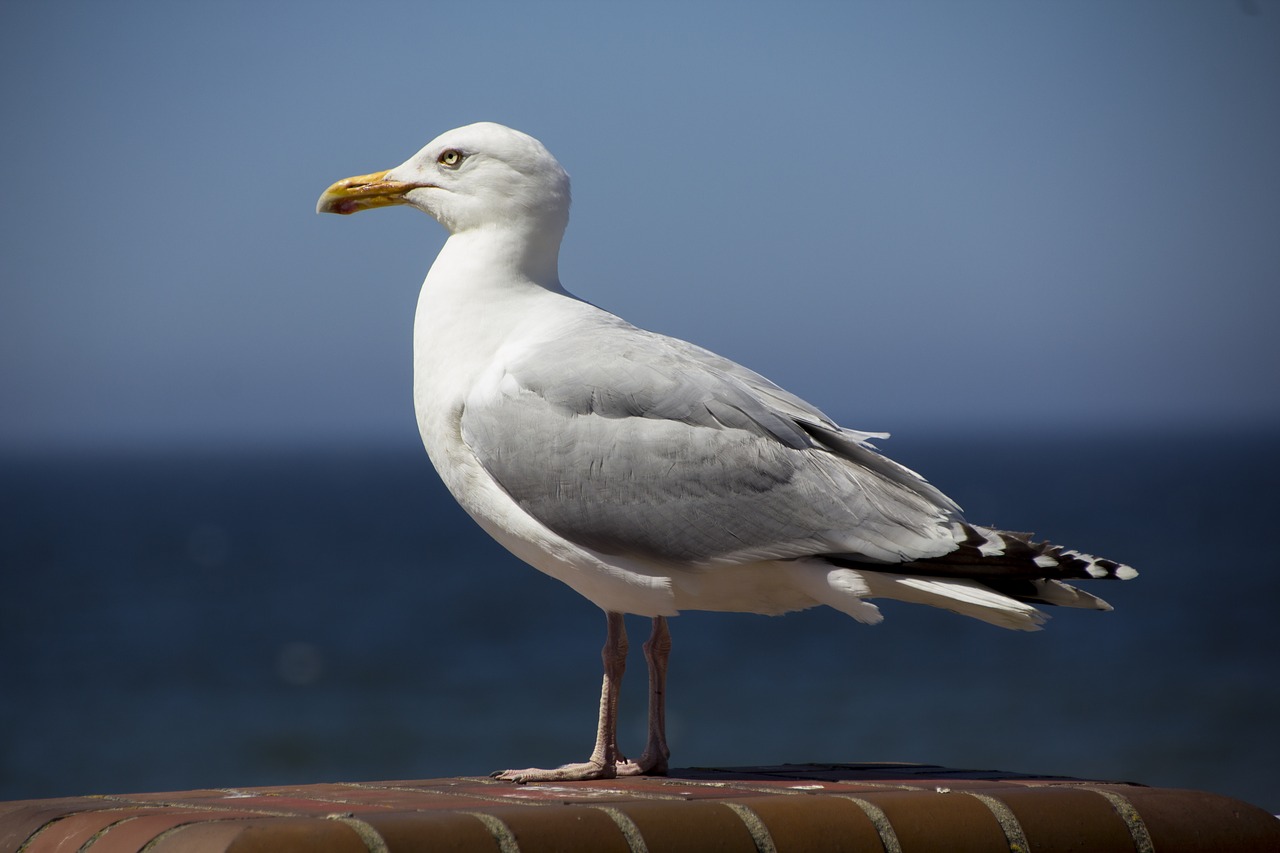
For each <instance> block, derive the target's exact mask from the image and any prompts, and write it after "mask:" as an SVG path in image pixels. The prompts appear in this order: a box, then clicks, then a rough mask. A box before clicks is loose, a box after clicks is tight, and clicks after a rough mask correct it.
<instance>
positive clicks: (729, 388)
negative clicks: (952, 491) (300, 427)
mask: <svg viewBox="0 0 1280 853" xmlns="http://www.w3.org/2000/svg"><path fill="white" fill-rule="evenodd" d="M869 435H870V434H868V433H859V432H855V431H851V430H842V429H841V428H840V427H838V426H837V425H836V424H835V423H834V422H832V421H831V420H830V419H829V418H827V417H826V416H825V415H823V414H822V413H821V412H819V411H818V410H817V409H815V408H813V407H812V406H810V405H808V404H807V403H805V402H803V401H802V400H800V399H799V398H797V397H795V396H794V395H791V394H788V393H787V392H786V391H783V390H782V389H781V388H778V387H777V386H776V385H773V384H772V383H770V382H769V381H768V380H766V379H764V378H763V377H761V376H759V375H758V374H755V373H752V372H751V371H749V370H747V369H746V368H743V367H741V366H740V365H737V364H735V363H733V362H730V361H728V360H727V359H723V358H720V357H719V356H716V355H714V354H712V353H709V352H707V351H706V350H703V349H700V348H698V347H695V346H693V345H691V344H687V343H685V342H683V341H679V340H676V339H673V338H667V337H664V336H661V335H657V334H653V333H651V332H645V331H643V330H640V329H636V328H635V327H633V326H630V325H628V324H625V323H624V322H622V321H621V320H616V318H613V317H612V316H611V315H604V317H591V318H590V320H589V321H586V320H584V321H583V322H581V323H579V324H578V326H576V327H572V328H570V329H568V330H565V334H563V335H562V336H561V337H560V338H558V339H557V340H555V341H552V342H549V343H546V344H543V345H541V346H539V347H538V348H537V349H536V351H531V352H528V353H527V354H526V355H525V356H524V357H522V358H519V359H517V360H515V361H513V362H512V363H510V364H508V365H506V373H505V375H504V376H503V377H502V379H501V381H499V382H497V383H496V385H495V386H491V387H489V388H487V389H486V390H485V392H484V393H477V394H473V395H472V397H471V398H470V399H468V400H467V402H466V405H465V408H464V411H463V416H462V437H463V440H464V441H465V442H466V443H467V445H468V446H469V447H470V448H471V450H472V451H473V452H474V453H475V455H476V457H477V458H478V459H479V461H480V463H481V464H482V465H483V466H484V468H485V469H486V470H487V471H488V472H489V474H490V475H491V476H492V477H493V478H494V479H495V481H496V482H497V483H498V484H499V485H500V486H501V487H502V488H503V489H504V490H505V491H506V492H507V493H508V494H509V495H510V496H511V497H512V499H513V500H515V502H516V503H517V504H518V505H519V506H520V507H522V508H523V509H524V510H525V511H526V512H528V513H529V514H530V515H532V516H533V517H534V518H536V519H538V520H539V521H540V522H541V523H542V524H544V525H546V526H547V527H548V528H550V529H551V530H553V531H555V532H556V533H558V534H559V535H561V536H563V537H564V538H566V539H569V540H570V541H573V542H576V543H578V544H581V545H584V546H586V547H588V548H591V549H594V550H596V551H600V552H602V553H606V554H626V555H630V556H635V557H642V558H648V559H653V560H657V561H661V562H678V563H693V564H712V563H736V562H747V561H751V560H760V559H787V558H794V557H800V556H805V555H810V554H823V555H845V556H848V557H851V558H854V559H866V560H871V561H875V562H886V563H896V562H902V561H909V560H916V559H925V558H929V557H934V556H938V555H940V554H943V553H947V552H949V551H951V550H954V548H955V547H956V541H955V533H954V529H953V524H952V522H953V521H954V520H955V518H956V514H955V513H956V509H957V508H956V507H955V505H954V504H952V503H951V502H950V501H949V500H948V499H947V498H946V497H945V496H943V495H942V494H941V493H940V492H938V491H937V490H936V489H934V488H933V487H932V486H930V485H928V484H927V483H925V482H924V481H923V480H922V479H921V478H920V477H919V476H918V475H916V474H914V473H913V472H911V471H909V470H907V469H905V468H902V467H901V466H899V465H897V464H895V463H893V462H891V461H889V460H888V459H885V458H884V457H882V456H880V455H879V454H877V453H876V452H875V451H874V450H872V449H871V448H870V447H869V446H868V445H866V443H865V440H866V438H867V437H868V436H869Z"/></svg>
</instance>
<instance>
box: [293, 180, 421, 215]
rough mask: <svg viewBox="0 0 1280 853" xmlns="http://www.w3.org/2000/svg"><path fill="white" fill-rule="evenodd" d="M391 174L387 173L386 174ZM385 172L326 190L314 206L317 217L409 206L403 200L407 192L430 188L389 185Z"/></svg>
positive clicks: (406, 184)
mask: <svg viewBox="0 0 1280 853" xmlns="http://www.w3.org/2000/svg"><path fill="white" fill-rule="evenodd" d="M387 171H390V170H387ZM386 178H387V172H386V171H383V172H374V173H373V174H371V175H356V176H355V177H354V178H343V179H342V180H340V181H338V182H337V183H336V184H334V185H333V186H331V187H329V189H327V190H325V191H324V193H323V194H322V195H321V196H320V200H319V201H318V202H316V213H341V214H344V215H345V214H348V213H356V212H357V211H361V210H368V209H370V208H373V207H390V206H391V205H393V204H408V200H407V199H406V198H405V197H404V196H405V193H407V192H409V190H416V189H419V188H421V187H427V186H431V185H430V184H411V183H406V182H405V181H388V180H387V179H386Z"/></svg>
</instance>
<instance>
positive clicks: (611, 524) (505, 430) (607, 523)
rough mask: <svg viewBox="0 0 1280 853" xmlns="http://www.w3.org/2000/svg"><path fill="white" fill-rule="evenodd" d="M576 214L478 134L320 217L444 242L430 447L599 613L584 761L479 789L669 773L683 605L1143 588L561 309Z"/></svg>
mask: <svg viewBox="0 0 1280 853" xmlns="http://www.w3.org/2000/svg"><path fill="white" fill-rule="evenodd" d="M569 203H570V193H569V175H568V174H567V173H566V172H565V170H564V169H563V168H562V167H561V166H560V164H559V163H558V162H557V161H556V159H555V158H554V157H553V156H552V155H551V153H550V152H549V151H548V150H547V149H546V148H545V147H544V146H543V144H542V143H541V142H539V141H538V140H536V139H534V138H533V137H531V136H528V135H526V134H524V133H521V132H519V131H517V130H513V129H511V128H509V127H504V126H503V125H500V124H494V123H490V122H481V123H477V124H471V125H467V126H465V127H460V128H457V129H455V130H451V131H448V132H447V133H444V134H442V135H441V136H439V137H437V138H436V139H434V140H432V141H431V142H430V143H428V144H427V146H426V147H425V148H423V149H422V150H420V151H419V152H418V153H416V154H414V155H413V156H412V157H410V158H409V159H408V160H406V161H405V162H404V163H402V164H401V165H399V166H396V167H395V168H393V169H389V170H387V171H383V172H376V173H373V174H368V175H359V176H356V177H352V178H346V179H344V180H341V181H338V182H337V183H334V184H333V185H332V186H330V187H329V188H328V189H327V190H325V192H324V194H323V195H321V197H320V200H319V202H318V203H317V206H316V209H317V211H318V212H321V213H338V214H350V213H356V212H358V211H362V210H369V209H373V208H378V207H388V206H392V205H408V206H410V207H416V208H418V209H419V210H422V211H424V212H426V213H428V214H430V215H431V216H432V217H434V218H435V219H436V221H438V222H439V223H440V224H441V225H443V226H444V227H445V229H447V231H448V233H449V237H448V239H447V240H446V242H445V244H444V246H443V248H441V250H440V254H439V256H438V257H437V258H436V260H435V263H434V264H432V266H431V269H430V271H429V272H428V273H427V276H426V280H425V281H424V282H423V285H422V292H421V295H420V296H419V299H418V305H417V312H416V316H415V319H414V355H413V364H414V380H413V400H414V408H415V411H416V414H417V420H418V427H419V430H420V432H421V434H422V441H423V443H424V444H425V446H426V450H427V454H428V455H429V456H430V458H431V462H432V464H433V465H434V466H435V468H436V470H437V471H438V472H439V475H440V477H441V479H442V480H443V481H444V483H445V485H446V486H447V487H448V489H449V491H450V492H451V493H452V494H453V496H454V498H455V499H456V500H457V501H458V503H459V504H461V505H462V507H463V509H465V510H466V511H467V513H468V514H469V515H470V516H471V517H472V518H473V519H475V521H476V522H477V523H478V524H479V525H480V526H481V527H482V528H484V530H485V531H486V532H487V533H489V535H491V536H492V537H493V538H494V539H496V540H497V541H498V542H499V543H501V544H502V545H503V546H505V547H506V548H507V549H508V550H509V551H511V553H513V554H514V555H515V556H516V557H518V558H520V559H521V560H523V561H525V562H526V563H528V564H530V565H531V566H533V567H534V568H536V569H538V570H539V571H542V572H544V573H546V574H548V575H550V576H551V577H553V578H556V579H558V580H560V581H562V582H564V583H566V584H568V585H569V586H570V587H572V588H573V589H574V590H576V591H577V592H578V593H580V594H581V595H583V596H585V597H586V598H587V599H589V600H590V601H591V602H593V603H594V604H595V605H596V606H598V607H600V608H601V609H602V610H603V611H604V613H605V619H606V640H605V645H604V649H603V652H602V659H603V662H604V682H603V686H602V689H601V696H600V712H599V718H598V724H597V727H596V740H595V747H594V749H593V750H592V753H591V755H590V757H589V758H588V759H587V760H586V761H584V762H577V763H571V764H566V765H564V766H561V767H555V768H550V769H539V768H528V769H523V770H505V771H501V772H498V773H495V774H493V775H494V776H495V777H496V778H498V779H503V780H508V781H513V782H543V781H571V780H586V779H609V778H615V777H618V776H634V775H661V774H664V773H665V772H666V770H667V767H668V760H669V757H670V750H669V748H668V745H667V739H666V731H665V722H664V721H665V694H666V673H667V661H668V656H669V654H670V650H671V635H670V631H669V628H668V625H667V620H668V619H669V618H670V617H672V616H675V615H677V614H678V613H680V612H681V611H682V610H712V611H732V612H745V613H765V614H780V613H785V612H788V611H795V610H803V609H806V608H810V607H816V606H818V605H826V606H828V607H833V608H835V609H836V610H839V611H841V612H843V613H846V614H848V615H849V616H852V617H853V618H854V619H856V620H857V621H859V622H862V623H866V624H874V623H877V622H879V621H881V619H882V618H883V617H882V615H881V613H880V610H879V609H878V608H877V607H876V606H875V604H873V603H871V601H869V599H876V598H887V599H896V600H899V601H906V602H913V603H917V604H926V605H931V606H933V607H939V608H942V609H944V610H949V611H952V612H955V613H959V614H962V615H964V616H970V617H973V618H976V619H980V620H982V621H984V622H988V623H991V624H994V625H998V626H1000V627H1003V628H1009V629H1014V630H1022V631H1031V630H1037V629H1038V628H1040V626H1041V625H1042V623H1043V622H1044V621H1045V619H1046V618H1047V617H1046V615H1045V614H1044V613H1043V612H1042V611H1040V610H1039V609H1037V608H1036V607H1035V606H1034V605H1035V604H1047V605H1059V606H1065V607H1078V608H1088V609H1094V610H1110V609H1111V607H1110V606H1109V605H1108V604H1107V603H1106V602H1104V601H1102V600H1101V599H1099V598H1097V597H1095V596H1093V595H1091V594H1089V593H1087V592H1084V591H1082V590H1080V589H1077V588H1076V587H1074V586H1072V585H1070V584H1068V583H1066V581H1071V580H1077V579H1081V580H1086V579H1101V578H1118V579H1129V578H1132V577H1135V576H1136V575H1137V572H1135V571H1134V570H1133V569H1132V568H1130V567H1129V566H1126V565H1124V564H1121V563H1117V562H1115V561H1112V560H1106V559H1101V558H1098V557H1093V556H1090V555H1088V554H1085V553H1081V552H1079V551H1072V550H1067V549H1065V548H1062V547H1060V546H1057V545H1053V544H1050V543H1048V542H1035V541H1033V540H1032V539H1031V537H1030V535H1028V534H1023V533H1013V532H1010V531H1006V530H998V529H993V528H988V527H980V526H978V525H975V524H970V523H968V522H967V521H965V520H964V518H963V516H962V515H961V512H960V508H959V506H958V505H957V504H956V503H955V502H954V501H952V500H951V499H950V498H948V497H947V496H946V495H944V494H943V493H942V492H940V491H939V490H938V489H936V488H935V487H934V486H932V485H931V484H929V483H928V482H927V481H926V480H925V479H924V478H923V477H921V476H920V475H919V474H917V473H915V472H914V471H912V470H910V469H908V468H905V467H903V466H902V465H899V464H898V463H896V462H893V461H892V460H890V459H889V458H887V457H885V456H883V455H881V454H880V453H879V452H878V451H877V450H876V448H875V447H874V446H873V444H872V443H871V442H872V439H883V438H888V434H887V433H873V432H862V431H859V430H854V429H848V428H845V427H842V426H840V425H839V424H837V423H836V422H835V421H833V420H832V419H831V418H829V417H827V416H826V415H825V414H823V413H822V412H821V411H819V410H818V409H817V408H815V407H814V406H812V405H810V404H809V403H807V402H805V401H804V400H802V399H800V398H799V397H797V396H795V395H794V394H791V393H789V392H787V391H785V390H784V389H782V388H780V387H779V386H777V385H775V384H774V383H772V382H770V381H769V380H768V379H765V378H764V377H763V376H761V375H760V374H758V373H755V372H753V371H751V370H749V369H747V368H746V367H743V366H742V365H739V364H737V363H735V362H733V361H730V360H729V359H727V358H723V357H721V356H719V355H716V354H715V353H713V352H710V351H708V350H705V349H703V348H701V347H698V346H695V345H694V344H691V343H687V342H686V341H683V340H679V339H677V338H672V337H668V336H665V335H661V334H657V333H655V332H651V331H646V330H644V329H641V328H637V327H636V326H633V325H631V324H630V323H627V322H626V321H625V320H622V319H621V318H619V317H617V316H615V315H613V314H610V313H609V312H607V311H605V310H603V309H601V308H598V307H596V306H595V305H592V304H590V303H588V302H585V301H583V300H581V299H579V298H577V297H575V296H573V295H572V294H571V293H569V292H568V291H567V290H565V288H564V287H563V286H562V285H561V283H560V276H559V271H558V258H559V253H560V243H561V240H562V238H563V236H564V232H565V228H566V226H567V225H568V222H569ZM628 613H630V614H636V615H639V616H644V617H649V618H651V619H652V631H651V633H650V635H649V638H648V640H647V641H646V642H645V643H644V654H645V659H646V661H647V663H648V671H649V701H648V714H649V722H648V738H647V743H646V745H645V749H644V752H643V753H641V755H640V757H639V758H638V759H635V760H627V759H626V758H625V757H624V756H623V755H622V753H620V752H619V749H618V743H617V713H618V696H619V689H620V687H621V683H622V676H623V672H624V670H625V668H626V657H627V636H626V630H625V627H624V620H623V616H624V614H628Z"/></svg>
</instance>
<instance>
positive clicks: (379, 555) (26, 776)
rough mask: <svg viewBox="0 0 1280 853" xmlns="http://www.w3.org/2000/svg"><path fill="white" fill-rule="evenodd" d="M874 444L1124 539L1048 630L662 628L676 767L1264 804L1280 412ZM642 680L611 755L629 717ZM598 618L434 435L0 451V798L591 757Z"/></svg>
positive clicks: (629, 693)
mask: <svg viewBox="0 0 1280 853" xmlns="http://www.w3.org/2000/svg"><path fill="white" fill-rule="evenodd" d="M887 449H891V450H892V451H893V453H894V455H895V456H896V457H897V458H899V459H900V460H901V461H903V462H905V463H906V464H908V465H911V466H912V467H914V468H916V469H917V470H920V471H922V472H924V473H926V474H927V475H928V476H929V477H930V479H931V480H933V481H934V482H935V483H937V484H938V485H940V486H941V487H942V488H943V489H944V490H946V491H947V492H949V493H950V494H952V495H953V496H954V497H955V498H956V499H957V500H959V501H960V502H961V503H962V504H964V505H965V507H966V509H967V510H968V516H969V518H970V519H971V520H973V521H976V522H980V523H988V522H990V523H999V524H1001V525H1003V526H1005V527H1007V528H1010V529H1014V530H1034V531H1036V532H1037V533H1038V534H1039V535H1042V536H1046V537H1050V538H1052V539H1054V540H1055V541H1060V542H1063V543H1065V544H1068V545H1070V546H1073V547H1078V548H1081V549H1084V550H1088V551H1091V552H1093V553H1099V554H1104V555H1107V556H1110V557H1114V558H1116V559H1120V560H1124V561H1126V562H1130V563H1132V564H1133V565H1134V566H1135V567H1137V568H1138V569H1139V570H1140V571H1141V572H1142V576H1141V577H1140V578H1139V579H1137V580H1136V581H1132V582H1130V583H1125V584H1121V583H1111V584H1092V585H1089V587H1088V588H1089V589H1090V590H1091V591H1093V592H1097V593H1099V594H1101V595H1103V597H1105V598H1107V599H1108V600H1110V601H1111V602H1112V603H1113V604H1114V605H1116V612H1114V613H1093V612H1088V611H1061V610H1059V611H1055V612H1054V616H1055V619H1054V620H1053V621H1052V622H1051V623H1050V624H1049V626H1048V629H1047V630H1045V631H1043V632H1040V633H1037V634H1019V633H1012V632H1007V631H1002V630H1000V629H997V628H993V627H990V626H987V625H984V624H981V623H978V622H973V621H970V620H965V619H962V618H960V617H957V616H953V615H951V614H947V613H943V612H941V611H936V610H930V609H925V608H918V607H911V606H908V605H895V604H894V603H892V602H889V603H884V604H883V609H884V610H885V612H886V614H887V616H888V619H887V621H886V622H885V623H884V624H882V625H880V626H877V627H873V628H868V627H864V626H861V625H858V624H856V623H855V622H853V621H852V620H851V619H849V618H847V617H845V616H842V615H840V614H838V613H834V612H831V611H826V610H812V611H808V612H806V613H801V614H792V615H789V616H784V617H778V618H768V617H758V616H746V615H722V614H702V613H690V614H686V615H684V616H682V617H680V618H679V619H677V620H675V621H674V622H673V633H674V640H675V649H674V652H673V657H672V668H671V684H670V690H669V696H670V700H669V701H670V706H669V712H668V713H669V732H670V735H671V740H672V744H673V748H674V756H673V763H674V765H675V766H685V765H695V764H703V765H706V764H715V765H735V764H736V765H746V764H762V763H774V762H785V761H793V762H803V761H864V760H865V761H919V762H933V763H938V764H947V765H959V766H966V767H979V768H999V769H1005V770H1020V771H1028V772H1038V773H1051V774H1067V775H1081V776H1091V777H1105V778H1113V779H1120V780H1128V781H1138V782H1145V783H1150V784H1159V785H1169V786H1181V787H1194V788H1201V789H1206V790H1211V791H1218V792H1222V793H1226V794H1231V795H1234V796H1239V797H1242V798H1244V799H1247V800H1250V801H1252V802H1255V803H1257V804H1259V805H1262V806H1264V807H1266V808H1268V809H1271V810H1272V811H1280V779H1277V777H1276V775H1275V768H1276V767H1277V766H1280V735H1278V733H1277V732H1278V729H1280V620H1278V619H1277V616H1276V608H1277V604H1278V602H1280V556H1278V554H1280V551H1278V550H1277V546H1276V538H1277V535H1276V534H1277V531H1278V530H1280V501H1277V498H1276V488H1277V482H1280V434H1277V433H1256V432H1255V433H1252V434H1222V435H1205V434H1201V435H1184V436H1160V437H1156V438H1144V437H1138V436H1136V435H1133V436H1112V437H1098V436H1094V437H1086V438H1080V437H1077V438H1070V439H1067V438H1053V437H1039V438H1037V437H1027V436H1023V437H1014V438H999V437H995V438H992V437H984V438H982V439H981V440H959V439H952V440H942V439H933V440H928V439H919V438H917V439H914V440H912V439H910V438H895V439H894V440H893V441H892V442H889V443H888V445H887ZM629 625H630V628H631V631H632V639H633V649H634V651H635V654H634V656H633V659H632V672H631V674H630V679H629V681H628V688H627V689H626V690H624V696H623V705H624V708H623V738H624V741H623V748H624V750H628V749H630V750H638V749H639V747H640V745H641V743H642V739H643V731H644V720H643V707H644V695H643V694H644V673H643V660H642V658H641V657H640V655H639V648H638V647H639V641H640V640H642V639H643V637H644V635H645V631H646V628H647V626H646V625H645V623H644V622H643V620H638V619H637V620H635V621H631V622H629ZM603 631H604V619H603V617H602V616H601V615H600V613H599V611H597V610H595V608H593V607H592V605H590V604H588V603H587V602H586V601H584V600H582V599H580V598H578V597H577V596H576V595H575V594H573V593H572V592H571V591H569V590H568V589H567V588H564V587H561V586H560V585H559V584H557V583H555V582H554V581H552V580H550V579H548V578H545V577H543V576H542V575H540V574H538V573H537V572H535V571H533V570H532V569H528V568H526V567H525V566H523V565H522V564H520V563H518V562H517V561H515V560H514V558H512V557H509V556H508V555H507V554H506V553H505V552H504V551H502V550H501V549H500V548H498V547H497V546H496V545H494V544H492V543H491V542H490V541H489V540H488V539H487V537H485V536H484V535H483V534H482V533H481V532H480V531H479V530H478V529H477V528H476V527H475V526H474V525H473V524H472V523H471V521H470V520H469V519H467V518H466V517H465V516H464V515H463V514H462V512H461V511H460V510H459V509H457V507H456V506H455V505H454V504H453V502H452V501H451V500H450V499H449V497H448V496H447V494H445V493H444V491H443V488H442V487H441V486H440V485H439V482H438V481H437V479H436V478H435V475H434V472H432V471H431V469H430V465H429V463H428V462H427V460H426V458H425V455H424V454H423V453H422V452H421V451H420V450H418V449H417V448H416V447H405V448H404V449H403V450H398V451H385V450H384V451H379V450H373V449H370V450H367V451H356V450H351V449H347V450H345V451H340V452H339V451H334V452H325V451H313V452H307V453H302V452H296V453H288V452H274V453H273V452H265V451H263V452H240V453H233V452H229V451H228V452H225V453H221V454H216V453H210V454H207V455H177V454H162V453H155V454H134V455H119V454H117V455H85V454H81V455H75V456H63V457H55V456H45V457H40V458H25V459H17V458H9V459H6V460H3V461H0V799H18V798H28V797H45V796H55V795H71V794H83V793H111V792H128V791H142V790H167V789H186V788H197V787H206V786H235V785H265V784H278V783H304V782H312V781H335V780H347V781H351V780H375V779H401V778H415V777H419V778H420V777H430V776H440V775H452V774H479V773H487V772H489V771H491V770H495V769H499V768H504V767H508V766H528V765H548V764H556V763H561V762H564V761H569V760H578V759H581V758H583V757H585V755H586V753H587V751H588V750H589V749H590V746H591V739H592V733H593V726H594V720H595V713H596V707H595V704H596V700H597V697H598V690H599V677H600V676H599V646H600V643H601V641H602V638H603Z"/></svg>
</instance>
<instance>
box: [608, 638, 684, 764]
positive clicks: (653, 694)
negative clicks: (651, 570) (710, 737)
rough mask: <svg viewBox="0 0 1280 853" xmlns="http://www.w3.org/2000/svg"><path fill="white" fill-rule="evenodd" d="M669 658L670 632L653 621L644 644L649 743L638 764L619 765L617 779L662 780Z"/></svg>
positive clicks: (628, 762)
mask: <svg viewBox="0 0 1280 853" xmlns="http://www.w3.org/2000/svg"><path fill="white" fill-rule="evenodd" d="M670 655H671V632H670V631H669V630H668V629H667V620H666V618H665V617H662V616H655V617H653V631H652V633H650V634H649V639H648V640H646V641H645V644H644V658H645V661H646V662H648V664H649V740H648V742H647V743H646V744H645V747H644V754H643V755H641V756H640V760H639V761H627V762H623V763H621V764H619V765H618V775H619V776H650V775H653V776H661V775H664V774H665V773H666V772H667V759H668V758H670V757H671V750H670V749H668V748H667V701H666V700H667V658H668V657H670Z"/></svg>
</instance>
